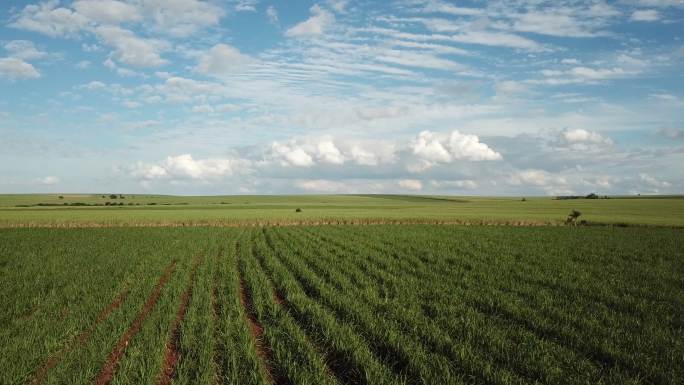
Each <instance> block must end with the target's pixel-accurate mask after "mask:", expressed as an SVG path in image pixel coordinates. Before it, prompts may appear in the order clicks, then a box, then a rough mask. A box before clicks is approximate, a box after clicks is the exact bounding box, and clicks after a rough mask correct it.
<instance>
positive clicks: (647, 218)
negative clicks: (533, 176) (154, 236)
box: [0, 194, 684, 227]
mask: <svg viewBox="0 0 684 385" xmlns="http://www.w3.org/2000/svg"><path fill="white" fill-rule="evenodd" d="M61 196H62V198H59V197H60V195H0V227H29V226H30V227H49V226H53V227H55V226H56V227H61V226H65V227H67V226H68V227H93V226H233V225H244V224H257V225H262V224H274V223H277V224H295V223H305V224H316V223H322V222H323V223H352V222H353V223H388V222H392V223H395V222H403V223H435V222H440V223H455V224H459V223H462V224H473V223H474V224H516V225H517V224H529V225H546V224H554V225H556V224H563V223H564V222H565V220H566V218H567V216H568V214H569V213H570V212H572V210H577V211H579V212H581V213H582V217H581V218H580V220H583V221H587V222H588V223H607V224H630V225H632V224H640V225H658V226H684V198H682V197H676V196H672V197H611V198H610V199H563V200H560V199H552V198H539V197H537V198H531V197H525V199H524V200H523V199H522V198H521V197H510V198H505V197H498V198H497V197H446V196H445V197H441V196H406V195H309V196H302V195H300V196H199V197H187V196H168V195H126V194H124V195H114V194H112V195H111V196H110V194H104V195H103V194H98V195H85V194H83V195H69V194H63V195H61ZM113 197H116V198H113ZM297 209H299V211H298V210H297Z"/></svg>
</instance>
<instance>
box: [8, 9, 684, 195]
mask: <svg viewBox="0 0 684 385" xmlns="http://www.w3.org/2000/svg"><path fill="white" fill-rule="evenodd" d="M0 13H1V14H2V15H3V16H4V17H3V18H2V25H0V95H1V97H0V162H1V163H0V164H1V166H0V193H3V192H5V193H9V192H80V191H86V192H104V191H120V192H128V193H133V192H139V193H144V192H155V193H176V194H241V193H315V192H322V193H426V194H427V193H435V194H470V195H474V194H487V195H530V194H546V195H566V194H588V193H590V192H597V193H599V194H636V193H641V194H656V193H659V194H669V193H682V192H683V188H684V167H682V166H681V165H683V164H684V40H683V38H684V1H682V0H617V1H603V0H568V1H537V0H515V1H509V0H505V1H504V0H494V1H486V2H483V1H447V0H392V1H386V2H385V1H383V2H379V1H378V2H367V1H353V0H348V1H347V0H319V1H311V2H309V1H298V2H287V4H286V3H284V2H277V1H266V0H230V1H218V0H215V1H214V0H173V1H166V0H73V1H72V0H62V1H59V0H43V1H36V0H31V1H7V2H3V3H2V4H0Z"/></svg>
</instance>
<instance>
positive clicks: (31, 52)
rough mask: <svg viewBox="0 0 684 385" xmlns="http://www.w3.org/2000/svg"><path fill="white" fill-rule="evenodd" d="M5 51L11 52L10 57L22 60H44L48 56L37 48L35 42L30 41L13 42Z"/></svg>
mask: <svg viewBox="0 0 684 385" xmlns="http://www.w3.org/2000/svg"><path fill="white" fill-rule="evenodd" d="M5 50H7V52H9V56H10V57H14V58H17V59H21V60H36V59H42V58H44V57H46V56H47V55H48V53H47V52H43V51H41V50H39V49H38V48H36V46H35V45H34V44H33V42H31V41H28V40H12V41H10V42H8V43H6V44H5Z"/></svg>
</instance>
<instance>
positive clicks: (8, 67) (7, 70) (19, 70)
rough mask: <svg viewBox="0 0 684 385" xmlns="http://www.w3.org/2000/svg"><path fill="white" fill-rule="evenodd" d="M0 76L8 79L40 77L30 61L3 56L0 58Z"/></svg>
mask: <svg viewBox="0 0 684 385" xmlns="http://www.w3.org/2000/svg"><path fill="white" fill-rule="evenodd" d="M0 77H2V78H6V79H10V80H19V79H35V78H39V77H40V72H38V71H37V70H36V69H35V67H33V65H31V63H27V62H25V61H23V60H21V59H17V58H14V57H5V58H0Z"/></svg>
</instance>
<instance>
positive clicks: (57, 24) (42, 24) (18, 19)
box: [10, 0, 88, 37]
mask: <svg viewBox="0 0 684 385" xmlns="http://www.w3.org/2000/svg"><path fill="white" fill-rule="evenodd" d="M58 6H59V0H49V1H45V2H43V3H41V4H39V5H33V4H31V5H27V6H26V7H24V9H23V10H22V11H21V12H20V13H19V14H17V15H15V16H14V17H13V18H12V22H11V23H10V26H11V27H14V28H19V29H25V30H28V31H34V32H40V33H43V34H45V35H48V36H52V37H58V36H74V35H76V34H78V33H79V32H80V31H81V29H82V28H84V27H85V26H86V25H87V24H88V18H86V17H85V16H83V15H81V14H79V13H77V12H74V11H72V10H70V9H68V8H63V7H58Z"/></svg>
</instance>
